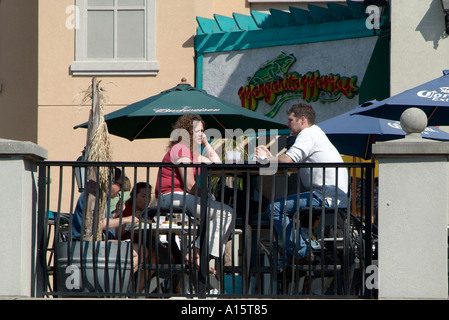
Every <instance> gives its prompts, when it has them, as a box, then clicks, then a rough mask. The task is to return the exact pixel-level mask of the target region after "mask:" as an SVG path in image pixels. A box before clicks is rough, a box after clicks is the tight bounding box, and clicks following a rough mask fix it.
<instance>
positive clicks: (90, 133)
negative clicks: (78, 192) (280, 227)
mask: <svg viewBox="0 0 449 320" xmlns="http://www.w3.org/2000/svg"><path fill="white" fill-rule="evenodd" d="M100 82H101V81H97V79H96V78H92V84H91V85H90V86H89V88H88V89H87V90H86V91H84V92H83V93H84V97H83V102H82V103H85V102H87V101H88V100H89V99H90V100H91V101H92V110H91V112H90V114H89V126H88V129H87V139H86V160H87V161H90V162H104V161H111V160H112V148H111V144H110V142H109V134H108V128H107V124H106V122H105V121H104V114H103V106H104V104H105V101H106V98H105V95H104V92H105V90H104V89H103V88H102V87H100ZM97 170H99V171H98V173H97ZM109 176H110V169H109V168H108V167H88V168H87V180H88V182H87V189H86V191H88V195H87V205H86V206H85V207H86V212H85V217H84V219H85V220H84V231H83V240H85V241H92V240H97V241H100V240H102V221H103V219H104V217H105V211H106V203H107V194H108V186H109ZM97 178H98V181H97ZM97 183H98V190H99V191H98V199H97Z"/></svg>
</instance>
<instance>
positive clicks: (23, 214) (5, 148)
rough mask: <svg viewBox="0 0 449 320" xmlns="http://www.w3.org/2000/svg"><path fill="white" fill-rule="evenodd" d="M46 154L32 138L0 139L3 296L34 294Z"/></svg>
mask: <svg viewBox="0 0 449 320" xmlns="http://www.w3.org/2000/svg"><path fill="white" fill-rule="evenodd" d="M46 158H47V150H45V149H44V148H42V147H40V146H38V145H36V144H34V143H32V142H23V141H14V140H5V139H0V177H1V181H2V183H1V184H0V221H1V223H0V244H1V245H0V257H1V258H0V298H1V297H6V296H8V297H20V296H21V297H30V296H31V290H32V275H31V272H32V270H33V268H34V260H33V259H34V258H33V256H32V254H33V248H32V236H33V234H34V231H33V227H35V221H33V217H35V215H34V214H35V213H36V211H37V166H36V161H39V160H44V159H46Z"/></svg>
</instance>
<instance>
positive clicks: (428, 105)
mask: <svg viewBox="0 0 449 320" xmlns="http://www.w3.org/2000/svg"><path fill="white" fill-rule="evenodd" d="M411 107H417V108H420V109H421V110H423V111H424V113H425V114H426V115H427V124H428V125H430V126H443V125H449V70H444V71H443V76H441V77H439V78H436V79H434V80H431V81H429V82H426V83H424V84H421V85H419V86H417V87H415V88H412V89H409V90H406V91H404V92H402V93H399V94H397V95H394V96H391V97H389V98H386V99H384V100H381V101H370V102H367V103H365V104H362V105H361V106H360V108H357V109H356V110H354V111H353V112H352V114H360V115H365V116H372V117H378V118H384V119H391V120H399V119H400V117H401V115H402V113H403V112H404V111H405V110H406V109H408V108H411Z"/></svg>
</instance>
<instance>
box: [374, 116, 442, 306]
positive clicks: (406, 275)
mask: <svg viewBox="0 0 449 320" xmlns="http://www.w3.org/2000/svg"><path fill="white" fill-rule="evenodd" d="M401 126H402V128H403V130H404V131H405V132H406V133H407V135H406V137H405V138H404V139H399V140H394V141H388V142H380V143H376V144H374V145H373V154H374V156H375V158H376V159H377V160H378V161H379V203H378V205H379V261H378V262H379V269H378V271H379V273H378V275H379V279H378V288H379V299H447V298H448V230H447V228H448V212H449V205H448V203H449V202H448V196H449V165H448V156H449V142H439V141H434V140H429V139H422V138H421V134H420V133H421V132H422V131H423V130H424V129H425V127H426V126H427V118H426V116H425V114H424V112H422V110H421V109H417V108H410V109H407V110H406V111H404V113H403V114H402V116H401Z"/></svg>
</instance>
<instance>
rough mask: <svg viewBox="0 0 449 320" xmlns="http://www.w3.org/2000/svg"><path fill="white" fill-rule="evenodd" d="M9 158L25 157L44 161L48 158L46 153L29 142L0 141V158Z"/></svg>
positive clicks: (43, 149)
mask: <svg viewBox="0 0 449 320" xmlns="http://www.w3.org/2000/svg"><path fill="white" fill-rule="evenodd" d="M11 156H21V157H24V156H27V157H33V158H36V159H39V160H44V159H47V158H48V151H47V150H46V149H45V148H43V147H41V146H39V145H37V144H35V143H33V142H31V141H16V140H8V139H0V157H2V158H4V157H11Z"/></svg>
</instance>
